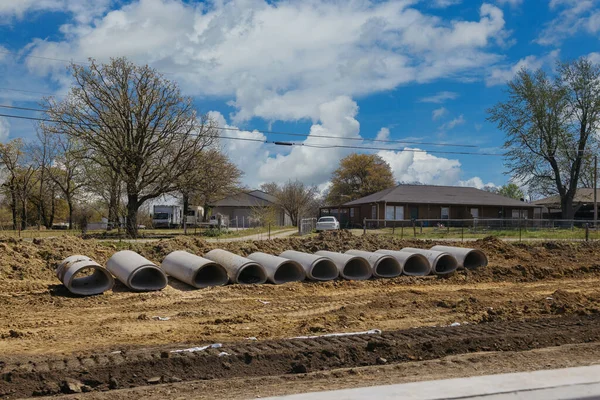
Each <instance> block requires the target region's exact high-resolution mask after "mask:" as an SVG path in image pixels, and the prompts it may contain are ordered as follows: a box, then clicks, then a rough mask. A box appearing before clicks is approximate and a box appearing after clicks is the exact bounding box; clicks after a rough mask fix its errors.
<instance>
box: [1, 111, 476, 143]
mask: <svg viewBox="0 0 600 400" xmlns="http://www.w3.org/2000/svg"><path fill="white" fill-rule="evenodd" d="M0 108H7V109H11V110H20V111H33V112H42V113H44V112H46V111H47V110H44V109H39V108H32V107H19V106H10V105H6V104H0ZM214 128H215V129H218V130H224V131H238V132H244V131H246V130H245V129H242V128H238V127H223V126H216V127H214ZM252 131H253V132H259V133H263V134H267V135H284V136H295V137H303V138H308V137H310V138H319V139H336V140H352V141H361V142H362V141H369V142H378V143H398V144H411V145H419V146H441V147H470V148H477V147H479V146H477V145H472V144H458V143H439V142H421V141H413V140H392V139H377V138H356V137H342V136H333V135H314V134H305V133H292V132H282V131H271V130H263V129H252Z"/></svg>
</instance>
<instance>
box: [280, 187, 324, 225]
mask: <svg viewBox="0 0 600 400" xmlns="http://www.w3.org/2000/svg"><path fill="white" fill-rule="evenodd" d="M317 193H318V190H317V188H316V187H315V186H306V185H305V184H304V183H302V182H300V181H299V180H295V181H291V180H290V181H288V182H287V183H285V184H284V185H283V186H281V187H279V188H278V190H277V192H276V194H275V197H277V203H278V204H279V206H280V207H281V208H283V209H284V210H285V211H286V212H287V214H288V215H289V216H290V219H291V220H292V225H294V226H298V220H299V219H300V217H302V215H303V214H304V213H307V212H309V210H311V209H313V208H314V205H315V203H316V199H317Z"/></svg>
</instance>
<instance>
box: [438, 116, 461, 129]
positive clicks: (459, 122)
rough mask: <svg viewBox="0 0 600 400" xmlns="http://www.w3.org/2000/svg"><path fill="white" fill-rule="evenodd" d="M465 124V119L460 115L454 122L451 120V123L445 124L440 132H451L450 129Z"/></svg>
mask: <svg viewBox="0 0 600 400" xmlns="http://www.w3.org/2000/svg"><path fill="white" fill-rule="evenodd" d="M465 122H466V120H465V117H464V116H463V115H462V114H460V115H459V116H458V117H457V118H454V119H453V120H450V121H448V122H446V123H445V124H443V125H442V126H440V130H442V131H449V130H450V129H453V128H454V127H455V126H458V125H462V124H464V123H465Z"/></svg>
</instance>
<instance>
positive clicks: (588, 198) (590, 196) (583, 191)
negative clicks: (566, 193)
mask: <svg viewBox="0 0 600 400" xmlns="http://www.w3.org/2000/svg"><path fill="white" fill-rule="evenodd" d="M596 196H597V197H598V198H597V201H599V202H600V189H596ZM593 202H594V189H592V188H579V189H577V191H576V192H575V197H574V198H573V203H575V204H577V203H581V204H585V203H593ZM533 204H535V205H537V206H545V207H553V206H556V207H560V196H558V195H556V196H550V197H546V198H545V199H540V200H536V201H534V202H533Z"/></svg>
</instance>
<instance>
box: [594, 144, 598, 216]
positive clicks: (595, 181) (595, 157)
mask: <svg viewBox="0 0 600 400" xmlns="http://www.w3.org/2000/svg"><path fill="white" fill-rule="evenodd" d="M597 190H598V156H594V228H596V226H597V225H596V224H597V223H598V202H597V200H598V198H597V197H598V195H597V194H596V191H597Z"/></svg>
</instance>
